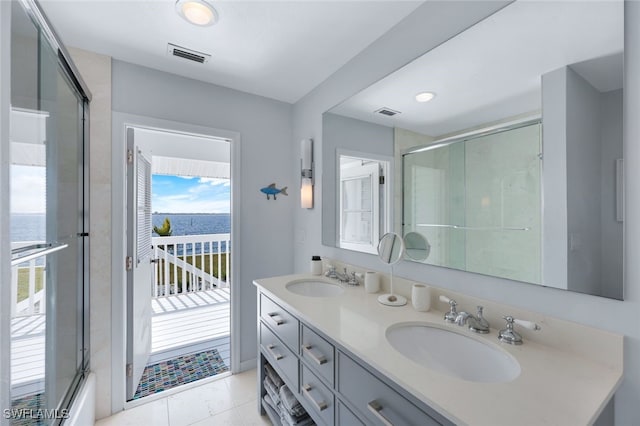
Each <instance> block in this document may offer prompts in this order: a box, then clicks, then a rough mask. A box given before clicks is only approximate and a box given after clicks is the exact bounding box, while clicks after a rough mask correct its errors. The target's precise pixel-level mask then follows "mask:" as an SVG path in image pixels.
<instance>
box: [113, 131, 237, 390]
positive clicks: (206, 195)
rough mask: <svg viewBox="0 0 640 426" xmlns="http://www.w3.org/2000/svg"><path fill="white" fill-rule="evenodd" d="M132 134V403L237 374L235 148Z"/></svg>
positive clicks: (173, 134) (182, 136)
mask: <svg viewBox="0 0 640 426" xmlns="http://www.w3.org/2000/svg"><path fill="white" fill-rule="evenodd" d="M232 143H233V141H232V140H230V139H229V138H225V137H216V136H212V135H210V134H197V133H185V132H181V131H175V130H170V129H166V128H164V129H163V128H149V127H144V126H136V125H127V126H126V144H127V167H126V170H127V178H126V221H125V224H126V226H125V228H126V240H127V244H126V253H127V256H126V269H127V271H126V281H127V284H126V292H125V295H126V296H125V299H126V336H127V338H126V369H125V373H126V391H125V392H126V400H127V401H131V400H137V399H139V398H143V397H146V396H149V395H153V394H155V393H157V392H162V391H165V390H167V389H170V388H173V387H177V386H180V385H184V384H188V383H191V382H193V381H196V380H199V379H202V378H206V377H212V376H215V375H218V374H222V373H225V372H230V371H232V368H233V363H232V354H233V350H232V346H233V345H232V341H233V336H232V332H231V330H232V326H231V325H232V321H231V309H232V308H231V305H232V300H233V298H232V293H233V291H232V290H233V282H234V281H233V278H232V277H233V276H234V274H233V271H234V269H233V267H232V265H233V261H232V259H233V258H234V256H233V254H232V250H233V249H234V245H233V243H232V235H233V233H232V232H231V230H232V214H231V209H232V190H233V187H234V185H233V183H232V178H231V156H232V154H231V150H232V149H231V148H232Z"/></svg>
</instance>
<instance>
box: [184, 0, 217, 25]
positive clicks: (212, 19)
mask: <svg viewBox="0 0 640 426" xmlns="http://www.w3.org/2000/svg"><path fill="white" fill-rule="evenodd" d="M176 12H178V15H180V16H182V17H183V18H184V19H185V20H186V21H187V22H190V23H192V24H193V25H198V26H201V27H206V26H208V25H213V24H215V23H216V22H218V13H217V12H216V10H215V9H214V8H213V6H211V5H210V4H209V3H207V2H206V1H204V0H178V1H177V2H176Z"/></svg>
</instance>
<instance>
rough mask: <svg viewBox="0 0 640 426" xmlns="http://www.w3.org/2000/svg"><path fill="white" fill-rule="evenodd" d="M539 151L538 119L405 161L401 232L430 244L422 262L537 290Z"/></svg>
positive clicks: (435, 146) (454, 142) (416, 153)
mask: <svg viewBox="0 0 640 426" xmlns="http://www.w3.org/2000/svg"><path fill="white" fill-rule="evenodd" d="M541 152H542V147H541V124H540V122H539V121H538V120H534V121H533V122H525V123H522V124H518V125H515V126H507V127H503V128H498V129H496V130H493V131H490V132H486V133H479V134H473V135H471V136H467V137H460V138H451V139H449V140H448V141H447V142H445V143H433V144H432V145H430V146H425V147H422V148H419V149H416V150H413V151H412V152H409V153H407V154H405V155H404V157H403V171H404V196H403V217H404V227H403V232H404V233H405V234H407V233H409V232H418V233H420V234H422V235H423V236H424V237H425V238H426V239H427V240H428V241H429V244H430V245H431V253H430V255H429V257H428V258H427V259H426V260H424V262H425V263H429V264H431V265H438V266H444V267H448V268H454V269H461V270H465V271H469V272H476V273H480V274H485V275H492V276H498V277H504V278H509V279H513V280H518V281H525V282H533V283H540V282H541V273H542V269H541V250H542V247H541V221H542V217H541V203H542V199H541V192H542V186H541V176H542V174H541V172H542V165H541Z"/></svg>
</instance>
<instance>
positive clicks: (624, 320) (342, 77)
mask: <svg viewBox="0 0 640 426" xmlns="http://www.w3.org/2000/svg"><path fill="white" fill-rule="evenodd" d="M501 4H502V5H503V4H504V3H496V2H448V3H446V2H426V3H425V4H424V5H422V6H421V7H419V8H418V9H417V10H416V12H415V13H413V14H412V15H410V16H409V17H407V18H406V19H405V20H404V21H403V22H401V23H400V25H399V26H397V27H394V28H393V29H392V30H391V31H389V32H388V33H387V34H385V35H384V36H383V37H381V38H380V39H378V40H377V41H376V42H374V43H373V44H372V45H371V46H370V47H369V48H367V49H366V50H364V51H363V52H362V53H361V54H359V55H358V56H357V57H355V58H354V59H353V60H351V61H350V62H348V63H347V64H346V65H345V66H344V67H343V68H341V69H340V70H339V71H338V72H336V73H335V74H334V75H332V76H331V77H330V78H329V79H327V80H325V82H324V83H323V84H322V85H320V86H319V87H318V88H316V89H315V90H314V91H313V92H311V93H310V94H309V95H307V96H305V97H304V98H303V99H301V100H300V101H299V102H298V103H297V104H296V105H295V106H294V112H293V113H294V118H293V120H294V121H293V139H292V144H293V145H292V146H293V147H294V149H299V148H298V141H299V140H300V139H301V138H305V137H313V138H314V139H315V141H316V150H318V149H322V113H323V112H325V111H327V110H329V109H330V108H331V107H333V106H334V105H336V104H337V103H339V102H341V101H343V100H344V99H345V98H348V97H350V96H352V95H353V94H355V93H356V92H357V91H359V90H360V89H362V88H364V87H366V86H368V85H370V84H372V83H373V82H375V81H376V80H378V79H379V78H381V77H383V76H385V75H386V74H388V73H390V72H392V71H394V70H395V69H397V68H400V67H402V66H403V65H405V64H406V63H407V62H408V61H410V60H411V59H413V58H415V57H416V56H419V55H420V54H422V53H424V52H426V51H428V50H430V49H431V48H433V47H434V46H436V45H437V44H439V43H441V42H442V41H444V40H446V39H447V38H449V37H451V36H453V35H454V34H456V33H457V32H459V31H460V30H462V29H464V28H465V27H467V26H468V25H470V24H472V23H473V22H475V21H477V20H479V19H482V18H483V17H484V16H486V15H488V14H489V13H491V12H492V11H494V10H496V9H498V8H499V7H500V5H501ZM625 13H626V16H625V22H626V24H625V32H626V33H625V43H626V45H625V97H624V104H625V113H624V136H625V141H627V142H625V145H624V158H625V161H626V166H627V167H626V172H627V174H626V179H627V182H635V181H637V180H638V179H640V145H639V144H637V143H635V141H637V140H639V139H640V121H639V120H637V117H638V116H639V115H640V25H638V23H639V22H640V3H639V2H625ZM380 52H384V54H381V53H380ZM632 142H634V143H632ZM316 158H318V157H317V156H316ZM317 167H318V168H319V169H321V167H322V164H319V165H317ZM296 170H297V165H295V162H294V163H292V174H295V173H296ZM318 185H320V184H318ZM320 193H321V189H320V188H316V197H318V194H320ZM316 201H317V203H321V202H322V200H321V197H318V198H317V199H316ZM625 201H626V222H625V258H626V259H628V260H629V261H627V262H625V282H626V285H625V301H624V302H621V301H616V300H611V299H604V298H601V297H596V296H589V295H585V294H578V293H572V292H567V291H563V290H557V289H552V288H543V287H539V286H535V285H529V284H523V283H519V282H515V281H509V280H504V279H497V278H492V277H486V276H481V275H475V274H470V273H466V272H462V271H453V270H448V269H444V268H438V267H433V266H429V265H421V264H418V263H413V262H400V263H399V264H398V265H397V266H396V268H395V272H396V273H397V274H399V275H400V276H403V277H406V278H409V279H413V280H417V281H423V282H427V283H431V284H433V285H436V286H439V287H443V288H449V289H451V290H452V291H460V292H463V293H467V294H470V295H473V296H476V297H482V298H486V299H490V300H496V301H499V302H501V303H507V304H511V305H514V306H517V307H520V308H523V309H529V310H533V311H538V312H541V313H543V314H546V315H552V316H555V317H557V318H561V319H565V320H569V321H575V322H579V323H583V324H585V325H589V326H593V327H597V328H601V329H606V330H610V331H613V332H616V333H620V334H624V335H625V336H626V339H625V363H626V364H625V376H624V381H623V383H622V385H621V387H620V389H619V391H618V392H617V394H616V401H615V417H616V424H618V425H631V424H640V410H638V406H640V262H637V261H636V260H635V259H636V258H637V257H638V256H639V255H640V191H638V190H637V188H633V186H632V185H627V187H626V199H625ZM316 206H317V207H316V208H314V209H312V210H308V211H307V210H301V209H297V210H296V211H295V235H294V249H295V250H294V253H295V270H296V271H298V272H304V271H307V269H308V259H309V256H310V255H311V254H315V253H317V252H319V253H320V254H321V255H322V256H328V257H333V258H338V259H341V260H343V261H345V262H347V263H353V264H357V265H360V266H362V267H365V268H372V269H378V270H380V269H382V265H381V264H380V262H379V260H378V259H377V257H376V256H373V255H367V254H363V253H355V252H349V251H346V250H340V249H337V248H334V247H328V246H322V243H321V223H322V222H321V212H320V210H321V209H320V208H319V207H320V204H316Z"/></svg>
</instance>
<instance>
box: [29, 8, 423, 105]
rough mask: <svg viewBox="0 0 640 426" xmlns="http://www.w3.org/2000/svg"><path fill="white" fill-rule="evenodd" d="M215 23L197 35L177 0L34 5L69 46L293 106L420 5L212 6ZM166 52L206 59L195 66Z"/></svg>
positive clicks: (196, 29)
mask: <svg viewBox="0 0 640 426" xmlns="http://www.w3.org/2000/svg"><path fill="white" fill-rule="evenodd" d="M210 2H211V3H212V4H213V5H214V7H215V8H216V10H217V12H218V15H219V22H218V23H217V24H215V25H213V26H210V27H196V26H194V25H192V24H189V23H188V22H186V21H185V20H183V19H182V18H181V17H180V16H178V14H177V13H176V12H175V8H174V5H175V0H137V1H117V0H73V1H69V0H40V3H41V5H42V7H43V9H44V11H45V13H46V14H47V16H48V18H49V20H50V21H51V22H52V24H53V26H54V28H55V29H56V31H57V32H58V34H59V35H60V37H61V38H62V40H63V42H64V44H65V45H67V46H73V47H78V48H81V49H85V50H90V51H94V52H97V53H101V54H104V55H109V56H112V57H113V58H116V59H119V60H123V61H127V62H132V63H135V64H139V65H144V66H148V67H151V68H155V69H159V70H162V71H166V72H170V73H173V74H178V75H181V76H184V77H189V78H193V79H197V80H202V81H206V82H209V83H213V84H217V85H221V86H226V87H230V88H233V89H237V90H241V91H244V92H248V93H253V94H256V95H261V96H265V97H269V98H273V99H278V100H281V101H284V102H289V103H294V102H296V101H298V100H299V99H300V98H301V97H303V96H304V95H306V94H307V93H308V92H310V91H311V90H312V89H313V88H315V87H316V86H317V85H319V84H320V83H322V82H323V81H324V80H325V79H326V78H328V77H329V76H330V75H331V74H333V73H334V72H335V71H337V70H338V69H339V68H340V67H342V66H343V65H344V64H345V63H347V62H348V61H349V60H350V59H351V58H353V57H354V56H355V55H357V54H358V53H360V52H361V51H362V50H363V49H364V48H365V47H367V46H368V45H369V44H371V43H372V42H373V41H374V40H376V39H377V38H378V37H380V36H381V35H383V34H384V33H385V32H387V31H388V30H389V29H390V28H391V27H393V26H394V25H396V24H397V23H398V22H399V21H401V20H402V19H403V18H404V17H406V16H407V15H409V14H410V13H411V12H413V11H414V10H415V9H416V8H417V7H418V6H419V5H420V4H421V3H422V1H379V0H373V1H363V0H357V1H335V0H333V1H309V0H297V1H265V0H263V1H242V0H240V1H214V0H210ZM167 43H173V44H175V45H178V46H182V47H186V48H189V49H193V50H197V51H200V52H204V53H208V54H210V55H211V59H210V61H209V62H208V63H205V64H197V63H194V62H190V61H186V60H184V59H179V58H174V57H170V56H168V55H167Z"/></svg>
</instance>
